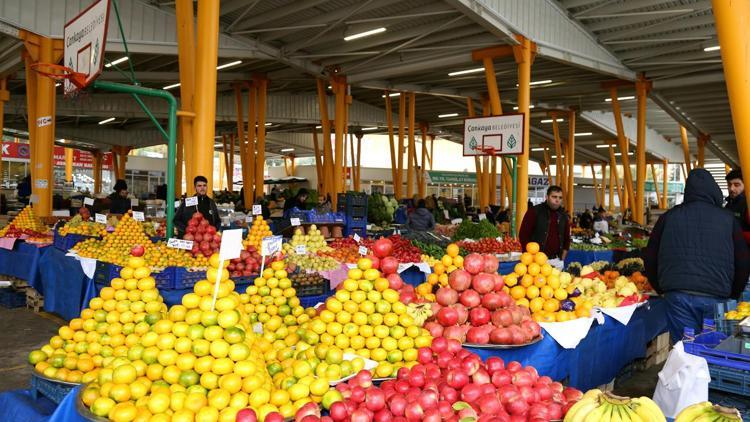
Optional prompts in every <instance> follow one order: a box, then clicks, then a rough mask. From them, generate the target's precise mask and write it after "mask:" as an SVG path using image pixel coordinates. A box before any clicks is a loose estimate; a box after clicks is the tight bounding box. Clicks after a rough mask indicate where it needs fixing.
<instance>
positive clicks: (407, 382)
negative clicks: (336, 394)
mask: <svg viewBox="0 0 750 422" xmlns="http://www.w3.org/2000/svg"><path fill="white" fill-rule="evenodd" d="M418 353H419V357H418V361H419V363H418V364H417V365H415V366H414V367H412V368H411V369H407V368H401V369H400V370H399V371H398V375H397V378H396V379H394V380H388V381H385V382H383V383H382V384H381V386H380V387H376V386H374V385H373V384H372V375H371V374H370V372H368V371H360V372H359V373H358V374H357V375H356V376H355V377H354V378H352V379H350V380H349V381H348V382H347V383H342V384H339V385H337V386H336V389H337V390H339V391H340V392H341V394H342V396H343V397H344V400H343V401H339V402H335V403H333V404H332V405H331V407H330V416H327V417H323V418H321V419H322V420H325V421H333V422H339V421H355V422H359V421H393V422H411V421H428V422H438V421H441V420H443V421H451V422H458V421H461V420H464V418H474V420H476V421H479V422H484V421H508V422H511V421H549V420H556V419H562V418H563V416H564V415H565V413H566V412H567V411H568V409H569V408H570V407H571V406H573V404H575V403H576V402H577V401H578V400H580V399H581V397H582V396H583V394H582V393H581V392H580V391H579V390H576V389H575V388H564V387H563V385H562V384H560V383H559V382H553V381H552V379H551V378H549V377H546V376H542V377H540V376H539V374H538V373H537V371H536V369H534V368H533V367H531V366H527V367H522V366H521V364H520V363H518V362H515V361H513V362H508V363H507V365H506V364H505V362H503V360H502V359H500V358H498V357H490V358H489V359H487V362H486V363H482V359H481V358H480V357H479V356H478V355H476V354H474V353H471V352H469V351H468V350H466V349H463V348H462V347H461V343H459V342H458V341H457V340H448V339H446V338H443V337H440V338H436V339H434V340H433V342H432V346H431V347H429V348H427V347H423V348H421V349H419V352H418ZM329 418H330V419H329ZM321 419H318V418H317V417H310V416H308V417H307V418H305V422H308V421H314V420H321Z"/></svg>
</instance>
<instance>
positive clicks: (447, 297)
mask: <svg viewBox="0 0 750 422" xmlns="http://www.w3.org/2000/svg"><path fill="white" fill-rule="evenodd" d="M435 298H436V299H437V303H439V304H440V305H442V306H450V305H453V304H454V303H456V302H458V292H457V291H455V290H453V289H451V288H450V287H441V288H439V289H438V291H437V293H435Z"/></svg>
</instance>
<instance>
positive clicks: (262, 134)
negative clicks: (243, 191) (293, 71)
mask: <svg viewBox="0 0 750 422" xmlns="http://www.w3.org/2000/svg"><path fill="white" fill-rule="evenodd" d="M253 82H254V84H255V85H257V87H258V143H257V146H256V148H255V152H256V156H255V197H256V198H258V197H262V196H263V183H264V180H265V179H264V172H265V170H266V98H267V94H268V79H266V78H265V77H256V78H253Z"/></svg>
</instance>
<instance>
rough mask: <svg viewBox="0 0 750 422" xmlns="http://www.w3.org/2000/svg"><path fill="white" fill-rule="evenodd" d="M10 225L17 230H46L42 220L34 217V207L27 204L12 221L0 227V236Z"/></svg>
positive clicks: (43, 231)
mask: <svg viewBox="0 0 750 422" xmlns="http://www.w3.org/2000/svg"><path fill="white" fill-rule="evenodd" d="M10 226H13V227H15V228H17V229H19V230H33V231H35V232H37V233H46V232H47V226H45V225H44V224H42V222H41V221H39V219H38V218H36V215H34V209H33V208H32V207H31V205H27V206H26V208H24V209H23V210H21V212H20V213H18V215H17V216H16V217H15V218H14V219H13V221H11V222H10V224H8V225H7V226H5V227H3V228H2V229H0V237H2V236H5V232H7V231H8V228H9V227H10Z"/></svg>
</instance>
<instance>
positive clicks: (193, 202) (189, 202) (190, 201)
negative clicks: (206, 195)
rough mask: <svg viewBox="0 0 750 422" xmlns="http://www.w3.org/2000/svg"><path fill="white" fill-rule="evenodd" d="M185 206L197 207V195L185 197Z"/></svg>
mask: <svg viewBox="0 0 750 422" xmlns="http://www.w3.org/2000/svg"><path fill="white" fill-rule="evenodd" d="M185 206H186V207H197V206H198V197H197V196H188V197H187V198H185Z"/></svg>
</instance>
